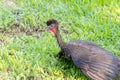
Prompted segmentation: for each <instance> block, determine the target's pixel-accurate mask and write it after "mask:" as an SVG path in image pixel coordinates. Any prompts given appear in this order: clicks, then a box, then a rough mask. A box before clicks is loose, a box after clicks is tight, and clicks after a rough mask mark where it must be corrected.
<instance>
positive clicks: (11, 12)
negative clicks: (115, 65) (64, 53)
mask: <svg viewBox="0 0 120 80" xmlns="http://www.w3.org/2000/svg"><path fill="white" fill-rule="evenodd" d="M51 18H54V19H57V20H58V21H59V22H60V31H61V35H62V37H63V39H64V41H66V42H68V41H70V40H75V39H76V40H78V39H79V40H89V41H93V42H95V43H96V44H98V45H100V46H101V47H103V48H105V49H107V50H109V51H111V52H112V53H113V54H115V55H116V56H118V57H120V0H69V1H68V0H51V1H50V0H0V31H1V32H0V80H87V78H86V77H85V76H84V75H83V74H82V73H81V72H80V71H79V70H78V69H77V68H76V67H75V66H74V64H73V63H72V62H69V61H66V60H65V59H64V58H63V59H62V60H58V59H57V57H56V55H57V53H58V52H59V50H60V49H59V47H58V45H57V43H56V40H55V38H54V37H53V35H52V34H50V33H48V32H39V33H37V37H35V36H33V35H30V36H28V35H26V34H25V33H24V32H20V33H19V35H18V34H17V35H11V34H12V33H14V29H13V30H11V27H13V28H16V27H18V28H24V29H27V28H33V29H34V28H38V29H39V30H41V29H44V28H45V27H46V21H47V20H48V19H51ZM15 30H16V29H15ZM4 32H5V33H4ZM35 33H36V32H35Z"/></svg>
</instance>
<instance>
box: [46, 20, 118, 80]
mask: <svg viewBox="0 0 120 80" xmlns="http://www.w3.org/2000/svg"><path fill="white" fill-rule="evenodd" d="M51 24H52V26H54V28H53V27H52V26H51ZM53 24H54V25H53ZM47 25H48V26H49V27H48V28H50V30H51V31H53V29H55V30H56V31H54V32H55V33H54V32H53V33H54V34H55V37H56V39H57V42H58V44H59V46H60V48H61V51H60V52H59V56H60V57H61V56H62V55H65V57H66V58H67V59H72V61H73V62H74V64H75V65H76V66H77V68H79V69H80V70H81V71H82V72H83V73H84V74H85V75H86V76H87V77H88V78H90V79H92V80H112V79H113V78H117V77H118V74H119V71H120V59H119V58H117V57H116V56H115V55H114V54H112V53H111V52H109V51H107V50H105V49H103V48H101V47H99V46H98V45H96V44H95V43H92V42H89V41H84V40H75V41H70V42H69V43H65V42H64V41H63V40H62V38H61V36H60V34H59V30H58V22H57V21H56V20H49V21H47ZM55 25H56V26H55Z"/></svg>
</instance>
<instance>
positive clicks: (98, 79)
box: [71, 53, 119, 80]
mask: <svg viewBox="0 0 120 80" xmlns="http://www.w3.org/2000/svg"><path fill="white" fill-rule="evenodd" d="M83 54H85V55H81V56H79V55H75V56H74V55H72V56H71V57H72V60H73V62H74V64H75V65H76V66H77V67H78V68H79V69H80V70H81V71H82V72H83V73H84V74H85V75H86V76H87V77H89V78H90V79H92V80H112V78H116V77H117V76H118V72H119V68H118V66H117V59H114V58H113V59H112V58H107V56H105V57H103V56H104V55H103V56H100V57H99V56H97V55H86V53H83ZM88 54H91V53H88ZM101 57H102V58H101ZM108 57H109V56H108Z"/></svg>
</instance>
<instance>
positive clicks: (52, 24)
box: [46, 19, 58, 34]
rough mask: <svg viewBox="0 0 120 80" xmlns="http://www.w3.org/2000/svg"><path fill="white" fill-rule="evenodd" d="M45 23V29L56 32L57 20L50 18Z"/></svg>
mask: <svg viewBox="0 0 120 80" xmlns="http://www.w3.org/2000/svg"><path fill="white" fill-rule="evenodd" d="M46 24H47V27H46V30H49V31H51V32H52V33H54V34H56V33H57V32H58V21H57V20H54V19H50V20H48V21H47V22H46Z"/></svg>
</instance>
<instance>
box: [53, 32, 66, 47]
mask: <svg viewBox="0 0 120 80" xmlns="http://www.w3.org/2000/svg"><path fill="white" fill-rule="evenodd" d="M55 37H56V39H57V42H58V44H59V46H60V48H61V49H63V48H64V47H65V44H66V43H65V42H64V41H63V40H62V37H61V35H60V33H59V31H57V33H56V34H55Z"/></svg>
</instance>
